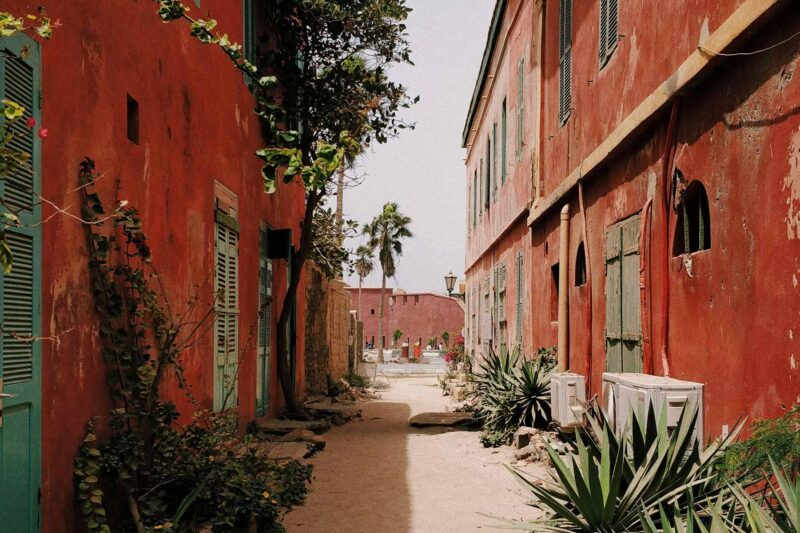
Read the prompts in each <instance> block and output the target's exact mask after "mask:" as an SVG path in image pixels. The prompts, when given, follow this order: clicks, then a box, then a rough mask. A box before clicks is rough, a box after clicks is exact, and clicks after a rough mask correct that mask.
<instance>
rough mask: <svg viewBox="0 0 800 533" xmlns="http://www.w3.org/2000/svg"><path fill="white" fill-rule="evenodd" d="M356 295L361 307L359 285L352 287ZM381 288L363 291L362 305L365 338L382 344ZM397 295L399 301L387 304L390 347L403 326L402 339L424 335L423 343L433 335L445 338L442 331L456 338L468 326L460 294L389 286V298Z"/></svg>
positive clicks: (412, 340)
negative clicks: (399, 290) (394, 289)
mask: <svg viewBox="0 0 800 533" xmlns="http://www.w3.org/2000/svg"><path fill="white" fill-rule="evenodd" d="M347 291H349V292H350V293H351V294H352V295H353V300H352V309H353V310H354V311H357V310H358V289H357V288H352V287H348V288H347ZM380 292H381V290H380V288H365V289H362V291H361V305H362V309H363V312H364V316H363V322H364V342H365V343H366V342H370V341H372V340H373V339H374V342H375V347H376V348H377V347H378V344H379V343H380V338H379V337H378V316H379V314H380V310H379V305H380ZM389 296H394V299H395V304H394V307H392V308H391V309H390V308H389V305H388V303H386V304H385V307H384V316H383V335H384V336H385V337H386V347H387V348H388V347H391V345H392V333H393V332H394V331H395V330H396V329H399V330H402V332H403V336H402V338H401V339H400V342H404V341H408V342H409V343H410V344H414V343H415V342H418V341H419V340H420V339H422V346H425V344H426V343H427V342H428V339H429V338H431V337H436V338H437V339H439V342H441V338H442V332H443V331H447V332H449V333H450V339H451V340H453V339H455V337H456V335H458V334H459V333H461V331H462V329H463V327H464V307H463V305H462V303H461V302H460V301H459V300H457V299H456V298H450V297H447V296H442V295H439V294H433V293H407V294H402V293H399V294H392V291H391V289H387V290H386V299H387V301H388V298H389Z"/></svg>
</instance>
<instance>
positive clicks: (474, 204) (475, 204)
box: [472, 170, 478, 228]
mask: <svg viewBox="0 0 800 533" xmlns="http://www.w3.org/2000/svg"><path fill="white" fill-rule="evenodd" d="M477 224H478V171H477V170H476V171H475V174H474V176H473V177H472V227H473V228H474V227H475V226H476V225H477Z"/></svg>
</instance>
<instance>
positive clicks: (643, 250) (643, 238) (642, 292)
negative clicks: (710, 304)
mask: <svg viewBox="0 0 800 533" xmlns="http://www.w3.org/2000/svg"><path fill="white" fill-rule="evenodd" d="M652 204H653V199H652V198H648V199H647V201H646V202H645V204H644V208H642V217H641V225H640V226H639V304H640V306H641V308H640V316H641V319H642V359H643V361H644V373H645V374H652V373H653V350H652V346H651V345H650V307H649V306H648V297H647V295H648V290H647V289H648V287H649V285H648V283H647V267H648V264H649V260H650V254H649V253H648V242H649V240H648V238H647V236H648V228H649V225H648V222H649V219H650V206H651V205H652Z"/></svg>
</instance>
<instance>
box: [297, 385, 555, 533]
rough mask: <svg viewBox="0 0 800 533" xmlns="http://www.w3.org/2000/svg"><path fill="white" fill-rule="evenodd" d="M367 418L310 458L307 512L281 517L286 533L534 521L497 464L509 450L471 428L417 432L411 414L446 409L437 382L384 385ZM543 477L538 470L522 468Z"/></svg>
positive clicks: (397, 531)
mask: <svg viewBox="0 0 800 533" xmlns="http://www.w3.org/2000/svg"><path fill="white" fill-rule="evenodd" d="M390 383H391V388H390V389H389V390H386V391H382V393H381V395H382V398H381V399H380V400H376V401H372V402H365V403H363V404H360V405H359V407H361V408H362V410H363V420H362V421H355V422H350V423H348V424H346V425H344V426H342V427H337V428H333V429H332V430H331V431H330V432H328V433H326V434H325V438H326V440H327V446H326V449H325V450H324V451H322V452H321V453H319V454H318V455H317V456H316V457H314V458H313V459H312V463H313V465H314V480H313V482H312V484H311V491H310V493H309V495H308V499H307V501H306V503H305V505H304V506H302V507H300V508H297V509H295V510H294V511H292V512H291V513H289V514H288V515H287V516H286V517H285V519H284V526H285V527H286V529H287V530H288V531H289V532H290V533H300V532H314V533H317V532H319V533H345V532H346V533H351V532H352V533H361V532H363V533H383V532H387V533H406V532H414V533H439V532H468V531H476V530H482V531H496V530H497V529H496V528H495V527H492V524H496V522H494V521H493V520H492V519H491V518H488V517H485V516H481V515H480V514H479V513H487V514H492V515H497V516H501V517H504V518H525V519H531V518H534V517H535V516H536V511H535V510H534V509H533V508H531V507H529V506H527V505H525V501H526V500H527V497H526V493H525V491H524V490H523V489H522V488H521V487H520V486H519V485H518V484H517V482H516V481H515V480H514V478H513V477H512V476H511V474H510V473H509V472H508V471H507V470H506V468H505V467H504V466H503V465H504V464H509V463H510V462H511V461H512V455H511V454H512V450H511V449H510V448H508V447H504V448H499V449H494V450H492V449H487V448H484V447H483V446H482V445H481V444H480V442H479V441H478V433H477V432H474V431H451V430H447V431H442V430H441V429H435V428H434V429H415V428H412V427H410V426H409V425H408V419H409V417H410V416H413V415H414V414H417V413H421V412H425V411H444V410H445V408H446V406H447V405H448V398H446V397H443V396H442V395H441V391H440V389H439V388H438V387H437V385H436V378H434V377H422V378H420V377H397V378H390ZM525 470H526V471H528V472H532V473H533V474H534V475H536V476H538V477H541V476H543V469H542V467H541V466H539V465H531V466H528V467H526V469H525Z"/></svg>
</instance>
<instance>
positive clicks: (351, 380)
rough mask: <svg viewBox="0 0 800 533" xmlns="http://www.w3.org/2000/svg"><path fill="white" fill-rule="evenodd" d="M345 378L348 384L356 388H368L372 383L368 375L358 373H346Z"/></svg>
mask: <svg viewBox="0 0 800 533" xmlns="http://www.w3.org/2000/svg"><path fill="white" fill-rule="evenodd" d="M343 379H344V380H345V381H346V382H347V384H348V385H350V386H351V387H354V388H356V389H366V388H367V387H369V386H370V385H371V384H372V383H371V381H370V379H369V378H368V377H366V376H362V375H361V374H356V373H351V374H345V376H344V377H343Z"/></svg>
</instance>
